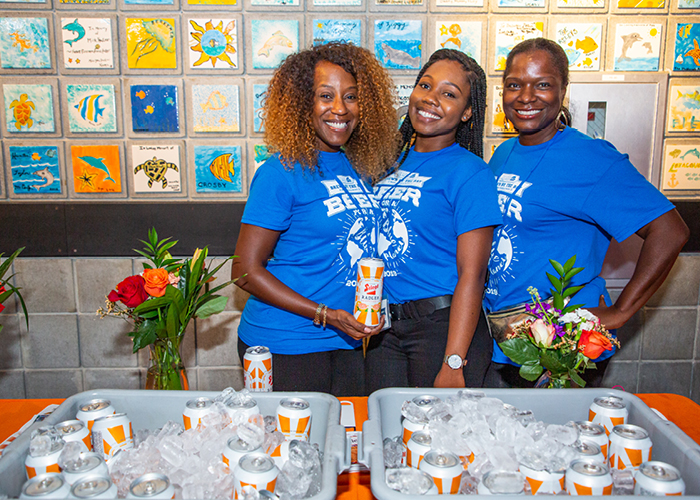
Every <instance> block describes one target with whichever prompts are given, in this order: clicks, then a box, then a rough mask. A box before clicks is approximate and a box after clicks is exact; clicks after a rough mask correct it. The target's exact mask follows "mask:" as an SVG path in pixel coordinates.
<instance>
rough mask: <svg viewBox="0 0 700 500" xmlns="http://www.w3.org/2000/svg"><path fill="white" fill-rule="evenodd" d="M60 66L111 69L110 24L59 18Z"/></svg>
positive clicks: (73, 18) (95, 19)
mask: <svg viewBox="0 0 700 500" xmlns="http://www.w3.org/2000/svg"><path fill="white" fill-rule="evenodd" d="M61 37H62V40H63V65H64V66H65V67H66V68H69V69H112V68H114V50H113V48H112V40H113V38H112V21H111V20H110V19H109V18H91V17H77V18H76V17H64V18H62V19H61Z"/></svg>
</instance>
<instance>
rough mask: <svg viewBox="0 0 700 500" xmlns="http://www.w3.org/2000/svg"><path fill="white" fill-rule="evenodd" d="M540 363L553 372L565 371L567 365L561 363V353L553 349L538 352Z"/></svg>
mask: <svg viewBox="0 0 700 500" xmlns="http://www.w3.org/2000/svg"><path fill="white" fill-rule="evenodd" d="M540 363H541V364H542V366H544V367H545V368H546V369H547V370H549V371H550V372H552V373H554V374H558V373H563V372H566V371H567V369H568V367H567V366H566V365H564V364H563V363H562V360H561V354H559V352H558V351H554V350H545V351H541V352H540Z"/></svg>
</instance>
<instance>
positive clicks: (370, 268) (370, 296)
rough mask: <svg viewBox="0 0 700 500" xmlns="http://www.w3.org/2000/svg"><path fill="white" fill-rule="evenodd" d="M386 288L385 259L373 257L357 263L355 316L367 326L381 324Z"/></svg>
mask: <svg viewBox="0 0 700 500" xmlns="http://www.w3.org/2000/svg"><path fill="white" fill-rule="evenodd" d="M383 289H384V261H383V260H382V259H376V258H372V257H365V258H364V259H360V261H359V262H358V263H357V286H356V288H355V308H354V316H355V319H356V320H357V321H359V322H360V323H362V324H363V325H367V326H377V325H379V320H380V319H381V316H382V292H383Z"/></svg>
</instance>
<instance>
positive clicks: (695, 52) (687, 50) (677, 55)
mask: <svg viewBox="0 0 700 500" xmlns="http://www.w3.org/2000/svg"><path fill="white" fill-rule="evenodd" d="M699 42H700V24H696V23H678V24H677V25H676V45H675V48H674V59H673V71H698V70H700V43H699Z"/></svg>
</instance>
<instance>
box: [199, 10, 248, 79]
mask: <svg viewBox="0 0 700 500" xmlns="http://www.w3.org/2000/svg"><path fill="white" fill-rule="evenodd" d="M188 24H189V26H188V28H189V37H190V39H189V47H190V49H189V51H188V53H189V57H190V68H219V69H232V68H238V21H237V20H236V19H230V18H225V19H222V18H218V19H212V18H209V19H204V18H202V19H190V20H189V22H188ZM217 63H218V65H217Z"/></svg>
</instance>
